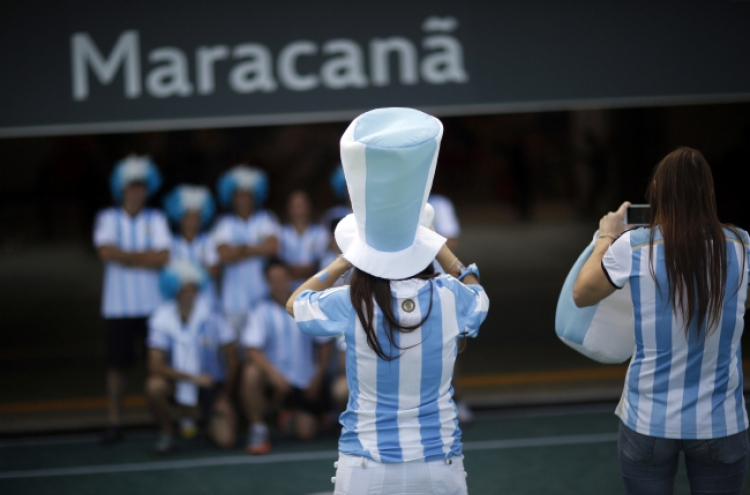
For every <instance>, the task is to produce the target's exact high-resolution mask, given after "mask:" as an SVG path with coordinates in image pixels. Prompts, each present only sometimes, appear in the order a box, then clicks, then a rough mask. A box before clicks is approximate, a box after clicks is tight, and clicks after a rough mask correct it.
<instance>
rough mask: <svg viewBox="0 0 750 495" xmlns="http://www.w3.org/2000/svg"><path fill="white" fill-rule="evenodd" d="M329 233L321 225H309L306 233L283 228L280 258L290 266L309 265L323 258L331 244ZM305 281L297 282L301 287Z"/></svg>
mask: <svg viewBox="0 0 750 495" xmlns="http://www.w3.org/2000/svg"><path fill="white" fill-rule="evenodd" d="M330 239H331V237H330V235H329V234H328V231H326V229H324V228H323V227H322V226H320V225H309V226H308V227H307V228H306V229H305V231H304V232H297V229H295V228H294V226H293V225H284V226H283V227H281V231H280V237H279V258H281V259H282V260H283V261H284V262H285V263H287V264H289V265H309V264H314V265H315V266H316V267H317V263H318V262H319V261H320V259H321V258H322V257H323V254H324V253H325V251H326V249H327V248H328V243H329V242H330ZM302 282H304V280H295V281H294V282H293V286H294V287H295V288H296V287H299V286H300V285H301V284H302Z"/></svg>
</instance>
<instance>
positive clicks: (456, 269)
mask: <svg viewBox="0 0 750 495" xmlns="http://www.w3.org/2000/svg"><path fill="white" fill-rule="evenodd" d="M435 259H436V260H437V262H438V263H440V267H441V268H442V269H443V271H444V272H445V273H447V274H449V275H453V276H454V277H456V278H458V277H459V275H461V267H462V266H464V265H463V263H461V261H459V259H458V257H456V255H455V254H453V251H451V250H450V248H449V247H448V243H447V242H446V243H445V244H443V247H442V248H440V251H438V254H437V256H435ZM462 282H463V283H464V284H466V285H476V284H479V279H478V278H477V277H476V276H474V274H473V273H470V274H468V275H466V276H465V277H464V279H463V280H462Z"/></svg>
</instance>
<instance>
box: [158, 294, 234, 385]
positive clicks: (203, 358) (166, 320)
mask: <svg viewBox="0 0 750 495" xmlns="http://www.w3.org/2000/svg"><path fill="white" fill-rule="evenodd" d="M234 340H235V339H234V330H232V327H230V326H229V324H228V323H227V322H226V320H225V319H224V317H223V316H222V315H221V313H219V312H218V311H216V310H215V309H212V306H211V304H210V302H209V301H208V300H207V299H205V298H202V297H199V298H197V299H196V301H195V305H194V307H193V311H192V313H191V314H190V318H189V319H188V321H187V323H185V322H183V321H182V319H181V317H180V311H179V308H178V307H177V303H176V302H175V301H165V302H163V303H162V304H161V305H160V306H159V308H158V309H157V310H156V311H155V312H154V314H153V315H152V316H151V318H150V319H149V322H148V339H147V345H148V347H150V348H153V349H159V350H161V351H164V352H166V353H167V354H168V355H169V360H170V363H171V365H172V366H173V367H174V368H175V369H178V370H180V371H182V366H181V365H184V364H185V363H180V362H179V361H180V356H179V354H180V352H178V351H179V349H178V347H181V346H182V347H186V348H187V352H184V353H183V354H184V355H186V356H187V359H195V360H196V361H197V363H194V364H195V370H196V373H205V374H209V375H211V376H212V377H213V379H214V380H215V381H217V382H221V381H224V380H225V379H226V362H225V358H224V354H223V353H222V349H221V348H222V347H223V346H225V345H227V344H230V343H232V342H234ZM183 359H185V358H183Z"/></svg>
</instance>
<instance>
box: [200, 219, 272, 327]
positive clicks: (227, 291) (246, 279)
mask: <svg viewBox="0 0 750 495" xmlns="http://www.w3.org/2000/svg"><path fill="white" fill-rule="evenodd" d="M269 237H276V238H278V237H279V223H278V221H277V220H276V217H275V216H274V215H273V214H272V213H270V212H268V211H266V210H261V211H259V212H257V213H255V214H254V215H252V216H251V217H250V218H248V219H247V220H243V219H242V218H240V217H238V216H237V215H227V216H225V217H223V218H221V219H220V220H219V222H218V223H217V224H216V227H215V228H214V231H213V238H214V243H215V244H216V246H217V247H219V246H222V245H228V246H240V245H258V244H262V243H263V242H264V241H265V240H266V239H268V238H269ZM264 263H265V258H264V257H263V256H253V257H251V258H245V259H244V260H242V261H238V262H236V263H227V264H226V265H225V266H224V273H223V275H222V279H221V300H222V305H223V307H224V311H226V312H227V313H233V314H237V313H246V312H247V311H248V310H249V309H250V308H251V307H252V305H253V304H254V303H255V302H256V301H258V300H260V299H263V298H264V297H265V296H266V294H268V286H267V284H266V277H265V276H264V275H263V266H264Z"/></svg>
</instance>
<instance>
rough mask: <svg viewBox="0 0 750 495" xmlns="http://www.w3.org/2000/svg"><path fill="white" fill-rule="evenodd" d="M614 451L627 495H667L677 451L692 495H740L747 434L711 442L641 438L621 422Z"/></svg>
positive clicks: (672, 477) (642, 436) (746, 448)
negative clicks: (681, 452)
mask: <svg viewBox="0 0 750 495" xmlns="http://www.w3.org/2000/svg"><path fill="white" fill-rule="evenodd" d="M617 451H618V454H619V457H620V473H621V474H622V479H623V482H624V483H625V493H626V494H627V495H636V494H637V495H670V494H671V493H672V492H673V491H674V479H675V474H676V473H677V463H678V461H679V459H680V451H683V452H684V453H685V465H686V467H687V474H688V480H689V481H690V493H692V494H693V495H699V494H709V493H710V494H714V495H715V494H726V495H729V494H737V495H739V494H741V493H742V487H743V485H744V484H745V471H747V459H748V438H747V431H743V432H741V433H737V434H735V435H730V436H728V437H723V438H715V439H713V440H675V439H671V438H656V437H651V436H648V435H642V434H640V433H638V432H635V431H633V430H631V429H630V428H628V427H627V426H625V425H624V424H623V423H622V422H620V434H619V438H618V439H617Z"/></svg>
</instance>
